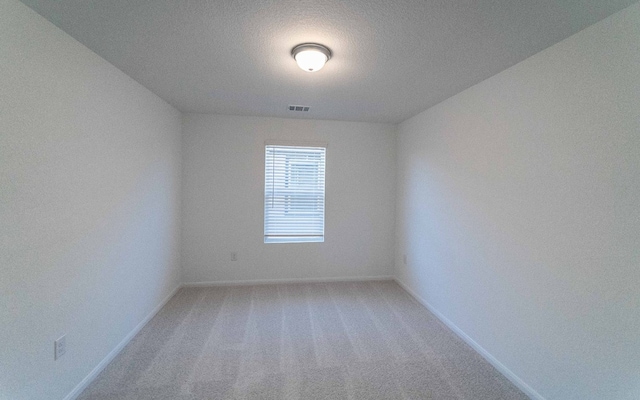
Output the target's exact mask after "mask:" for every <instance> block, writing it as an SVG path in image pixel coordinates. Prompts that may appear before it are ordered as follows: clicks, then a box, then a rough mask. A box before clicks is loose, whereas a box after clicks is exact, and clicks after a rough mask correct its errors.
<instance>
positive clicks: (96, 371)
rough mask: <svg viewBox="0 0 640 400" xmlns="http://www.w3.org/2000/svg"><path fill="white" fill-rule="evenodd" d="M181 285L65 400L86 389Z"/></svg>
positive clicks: (71, 399)
mask: <svg viewBox="0 0 640 400" xmlns="http://www.w3.org/2000/svg"><path fill="white" fill-rule="evenodd" d="M181 287H182V285H178V286H177V287H176V288H175V289H173V290H172V291H171V293H169V295H168V296H167V297H165V298H164V300H162V301H161V302H160V304H158V305H157V306H156V307H155V308H154V309H153V310H152V311H151V312H150V313H149V314H148V315H147V316H146V317H145V318H144V319H143V320H142V321H140V323H139V324H138V325H136V327H135V328H133V330H132V331H131V332H129V334H127V336H125V337H124V339H122V340H121V341H120V343H118V345H117V346H116V347H115V348H114V349H113V350H111V352H109V354H107V356H106V357H105V358H104V359H103V360H102V361H100V363H99V364H98V365H96V367H95V368H94V369H93V370H91V372H89V374H88V375H87V376H85V378H84V379H83V380H82V381H81V382H80V383H79V384H78V385H77V386H76V387H75V388H73V390H72V391H71V392H70V393H69V394H68V395H66V396H65V398H64V399H63V400H75V399H76V398H77V397H78V396H79V395H80V393H82V391H83V390H85V389H86V388H87V386H89V384H90V383H91V382H93V380H94V379H95V378H96V377H97V376H98V375H99V374H100V372H102V370H103V369H104V368H105V367H106V366H107V365H109V363H110V362H111V361H112V360H113V359H114V358H115V357H116V356H117V355H118V354H119V353H120V352H121V351H122V349H124V347H125V346H126V345H127V344H129V342H130V341H131V339H133V337H134V336H135V335H137V334H138V332H140V331H141V330H142V328H144V326H145V325H146V324H147V323H148V322H149V321H151V318H153V317H154V316H155V315H156V314H157V313H158V311H160V310H161V309H162V307H164V306H165V304H167V302H169V300H171V298H172V297H173V296H174V295H175V294H176V293H178V290H180V288H181Z"/></svg>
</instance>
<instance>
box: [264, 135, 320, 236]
mask: <svg viewBox="0 0 640 400" xmlns="http://www.w3.org/2000/svg"><path fill="white" fill-rule="evenodd" d="M325 156H326V147H308V146H282V145H267V146H265V184H264V242H265V243H295V242H324V183H325V181H324V177H325Z"/></svg>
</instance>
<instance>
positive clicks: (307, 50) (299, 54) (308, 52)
mask: <svg viewBox="0 0 640 400" xmlns="http://www.w3.org/2000/svg"><path fill="white" fill-rule="evenodd" d="M291 55H292V56H293V58H295V60H296V62H297V63H298V66H299V67H300V68H302V69H303V70H305V71H307V72H316V71H318V70H320V69H322V67H324V64H325V63H326V62H327V61H329V59H330V58H331V50H329V49H328V48H327V47H325V46H323V45H321V44H317V43H303V44H299V45H297V46H296V47H294V48H293V50H291Z"/></svg>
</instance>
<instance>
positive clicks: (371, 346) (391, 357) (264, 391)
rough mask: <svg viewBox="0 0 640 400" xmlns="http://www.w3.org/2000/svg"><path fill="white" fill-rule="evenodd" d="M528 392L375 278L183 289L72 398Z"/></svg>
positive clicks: (505, 398) (459, 397)
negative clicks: (334, 281) (370, 279)
mask: <svg viewBox="0 0 640 400" xmlns="http://www.w3.org/2000/svg"><path fill="white" fill-rule="evenodd" d="M527 398H528V397H527V396H525V395H524V394H523V393H522V392H520V391H519V390H518V389H516V388H515V387H514V386H513V385H512V384H511V383H510V382H509V381H508V380H506V378H504V377H503V376H502V375H500V374H499V373H498V372H497V371H496V370H495V369H494V368H493V367H492V366H491V365H489V364H488V363H487V362H486V361H485V360H484V359H482V358H481V357H480V356H479V355H478V354H477V353H475V352H474V351H473V350H472V349H471V348H469V347H468V346H467V345H466V344H465V343H463V342H462V341H461V340H460V339H459V338H458V337H457V336H456V335H455V334H453V333H452V332H451V331H449V330H448V329H447V328H446V327H445V326H444V325H442V324H441V323H440V322H439V321H438V320H437V319H436V318H435V317H434V316H433V315H432V314H431V313H430V312H429V311H427V310H426V309H425V308H423V307H422V306H421V305H419V304H417V303H416V302H415V301H414V300H413V299H412V298H411V297H410V296H409V295H408V294H407V293H406V292H405V291H404V290H403V289H401V288H400V287H399V286H398V285H397V284H396V283H395V282H392V281H386V282H352V283H329V284H324V283H317V284H287V285H263V286H243V287H217V288H185V289H182V290H181V291H180V292H179V293H178V294H177V295H176V296H175V297H174V298H173V299H172V300H171V301H170V302H169V303H168V304H167V305H166V306H165V308H164V309H163V310H162V311H160V313H159V314H158V315H157V316H156V317H155V318H154V319H153V320H152V321H151V322H150V323H149V324H148V325H147V326H146V327H145V328H144V329H143V330H142V331H141V332H140V334H139V335H138V336H136V337H135V338H134V339H133V340H132V341H131V343H130V344H129V345H128V346H127V347H126V348H125V350H124V351H123V352H122V353H121V354H120V355H119V356H118V357H117V358H116V359H115V360H114V361H113V362H112V363H111V364H110V365H109V366H108V367H107V368H106V369H105V370H104V371H103V373H102V374H101V375H100V376H99V377H98V378H97V379H96V380H95V381H94V383H93V384H92V385H91V386H89V387H88V388H87V390H86V391H85V392H84V393H83V394H82V395H81V396H80V397H79V400H89V399H92V400H100V399H172V400H174V399H184V400H186V399H189V400H196V399H305V400H314V399H354V400H357V399H438V400H448V399H451V400H477V399H501V400H525V399H527Z"/></svg>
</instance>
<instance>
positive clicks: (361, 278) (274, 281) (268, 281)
mask: <svg viewBox="0 0 640 400" xmlns="http://www.w3.org/2000/svg"><path fill="white" fill-rule="evenodd" d="M393 279H394V278H393V276H390V275H382V276H348V277H332V278H295V279H252V280H238V281H208V282H185V283H183V284H182V286H183V287H212V286H245V285H274V284H278V283H323V282H326V283H328V282H364V281H392V280H393Z"/></svg>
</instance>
